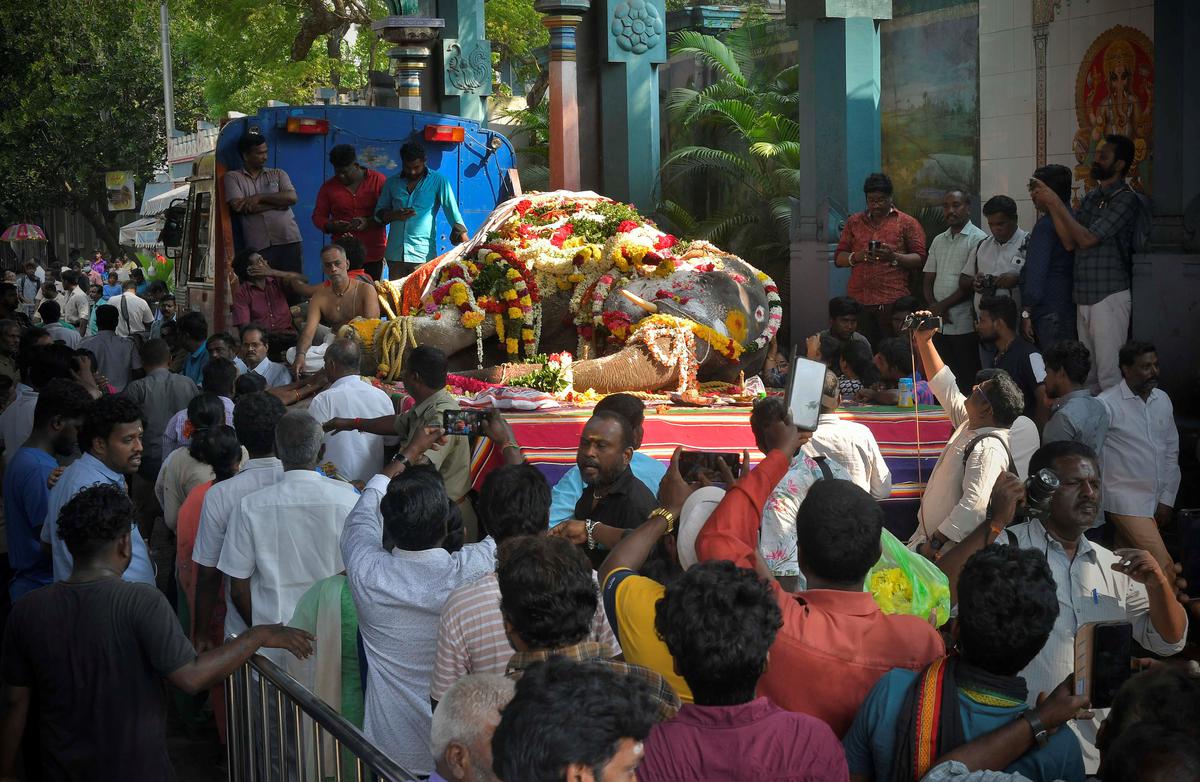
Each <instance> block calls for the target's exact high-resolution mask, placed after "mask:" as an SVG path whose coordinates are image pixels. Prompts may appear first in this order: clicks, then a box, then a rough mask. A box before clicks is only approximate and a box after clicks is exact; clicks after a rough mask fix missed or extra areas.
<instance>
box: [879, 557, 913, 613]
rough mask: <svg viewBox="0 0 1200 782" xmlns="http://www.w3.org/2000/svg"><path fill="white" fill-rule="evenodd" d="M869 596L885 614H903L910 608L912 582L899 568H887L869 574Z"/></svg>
mask: <svg viewBox="0 0 1200 782" xmlns="http://www.w3.org/2000/svg"><path fill="white" fill-rule="evenodd" d="M869 589H870V592H871V595H872V596H873V597H874V598H875V602H876V603H877V604H878V605H879V609H880V610H881V611H883V612H884V613H885V614H898V613H905V612H906V611H907V610H908V609H909V608H911V607H912V599H913V592H912V582H910V581H909V580H908V576H906V575H904V571H903V570H901V569H900V568H896V567H893V568H887V569H886V570H878V571H876V572H875V573H872V574H871V580H870V584H869Z"/></svg>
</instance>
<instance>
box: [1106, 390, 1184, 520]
mask: <svg viewBox="0 0 1200 782" xmlns="http://www.w3.org/2000/svg"><path fill="white" fill-rule="evenodd" d="M1099 399H1100V401H1101V402H1103V403H1104V405H1105V407H1107V408H1108V433H1107V434H1106V435H1105V437H1104V470H1103V473H1102V480H1103V486H1104V499H1103V508H1104V510H1106V511H1109V512H1111V513H1120V514H1122V515H1126V516H1146V517H1148V518H1153V516H1154V511H1155V510H1157V508H1158V503H1160V502H1161V503H1162V504H1163V505H1170V506H1171V507H1175V494H1176V492H1178V491H1179V478H1180V474H1179V430H1178V429H1176V428H1175V410H1174V407H1173V406H1172V405H1171V398H1170V397H1169V396H1167V394H1166V392H1164V391H1162V390H1161V389H1158V388H1156V389H1154V390H1153V391H1151V392H1150V396H1149V397H1148V398H1147V399H1146V401H1144V402H1143V401H1142V398H1141V397H1140V396H1138V395H1137V394H1135V393H1133V391H1131V390H1130V389H1129V385H1128V384H1126V382H1125V381H1124V380H1122V381H1121V382H1120V383H1119V384H1118V385H1115V386H1113V387H1112V388H1109V389H1108V390H1106V391H1103V392H1102V393H1101V394H1100V396H1099Z"/></svg>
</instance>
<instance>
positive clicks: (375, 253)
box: [312, 168, 387, 263]
mask: <svg viewBox="0 0 1200 782" xmlns="http://www.w3.org/2000/svg"><path fill="white" fill-rule="evenodd" d="M363 174H364V175H363V180H362V181H361V182H359V183H358V190H357V191H355V192H353V193H351V192H350V188H348V187H346V186H345V185H343V184H342V182H341V180H339V179H338V178H337V177H330V178H329V179H327V180H325V184H323V185H321V189H320V190H318V191H317V203H316V205H315V206H314V207H313V211H312V221H313V225H315V226H316V227H317V230H318V231H321V232H322V233H332V232H331V231H326V230H325V226H326V225H328V224H329V223H330V221H332V220H353V219H354V218H356V217H366V218H374V217H375V203H376V202H377V201H378V200H379V192H380V191H381V190H382V189H383V183H384V182H386V181H387V177H385V176H384V175H383V174H381V173H379V172H378V171H375V170H372V169H370V168H363ZM347 233H349V234H350V235H351V236H353V237H355V238H357V239H358V240H359V241H360V242H362V244H363V247H364V248H366V250H367V263H370V262H372V261H378V260H382V258H383V248H384V245H385V244H387V231H386V230H385V229H384V227H383V226H382V225H376V226H373V227H371V228H368V229H367V230H365V231H348V232H347ZM344 235H345V234H340V233H335V234H333V240H334V241H337V240H338V239H339V238H341V237H342V236H344Z"/></svg>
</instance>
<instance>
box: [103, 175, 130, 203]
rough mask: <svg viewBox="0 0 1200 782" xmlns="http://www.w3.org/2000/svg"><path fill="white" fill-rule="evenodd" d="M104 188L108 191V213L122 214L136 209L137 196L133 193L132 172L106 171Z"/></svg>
mask: <svg viewBox="0 0 1200 782" xmlns="http://www.w3.org/2000/svg"><path fill="white" fill-rule="evenodd" d="M104 187H105V189H106V190H108V211H110V212H124V211H127V210H130V209H137V196H136V195H135V194H134V192H133V172H132V171H106V172H105V174H104Z"/></svg>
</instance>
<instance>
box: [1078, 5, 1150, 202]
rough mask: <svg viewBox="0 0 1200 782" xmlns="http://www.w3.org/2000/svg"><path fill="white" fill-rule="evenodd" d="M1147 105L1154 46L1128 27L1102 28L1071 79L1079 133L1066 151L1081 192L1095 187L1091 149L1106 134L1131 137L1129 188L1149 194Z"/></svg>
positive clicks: (1093, 149)
mask: <svg viewBox="0 0 1200 782" xmlns="http://www.w3.org/2000/svg"><path fill="white" fill-rule="evenodd" d="M1153 104H1154V45H1153V44H1152V43H1151V42H1150V39H1149V38H1147V37H1146V34H1145V33H1143V32H1142V31H1141V30H1138V29H1136V28H1133V27H1126V26H1124V25H1118V26H1116V27H1113V28H1110V29H1109V30H1106V31H1105V32H1104V33H1102V34H1101V35H1100V36H1099V37H1098V38H1096V40H1095V41H1093V42H1092V45H1091V47H1090V48H1089V49H1088V50H1087V54H1086V55H1084V58H1083V62H1082V63H1080V65H1079V75H1078V76H1077V77H1076V80H1075V115H1076V118H1077V120H1078V121H1079V130H1078V131H1077V132H1076V133H1075V139H1074V143H1073V145H1072V147H1073V151H1074V153H1075V160H1076V161H1077V163H1078V165H1076V167H1075V178H1076V179H1078V180H1082V181H1083V185H1084V190H1090V189H1092V188H1093V187H1095V186H1096V182H1095V180H1094V179H1092V177H1091V173H1090V171H1091V165H1092V159H1093V157H1094V156H1095V154H1096V149H1097V147H1098V146H1099V145H1100V143H1101V142H1102V141H1103V140H1104V136H1105V135H1106V134H1109V133H1118V134H1120V135H1122V136H1128V137H1129V138H1130V139H1132V140H1133V144H1134V148H1135V151H1136V156H1135V158H1134V164H1133V168H1132V169H1130V174H1129V183H1130V185H1131V186H1132V187H1133V188H1134V189H1135V190H1138V191H1140V192H1144V193H1149V192H1150V174H1151V157H1150V151H1151V149H1150V145H1151V143H1152V140H1153V126H1152V120H1153Z"/></svg>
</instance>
